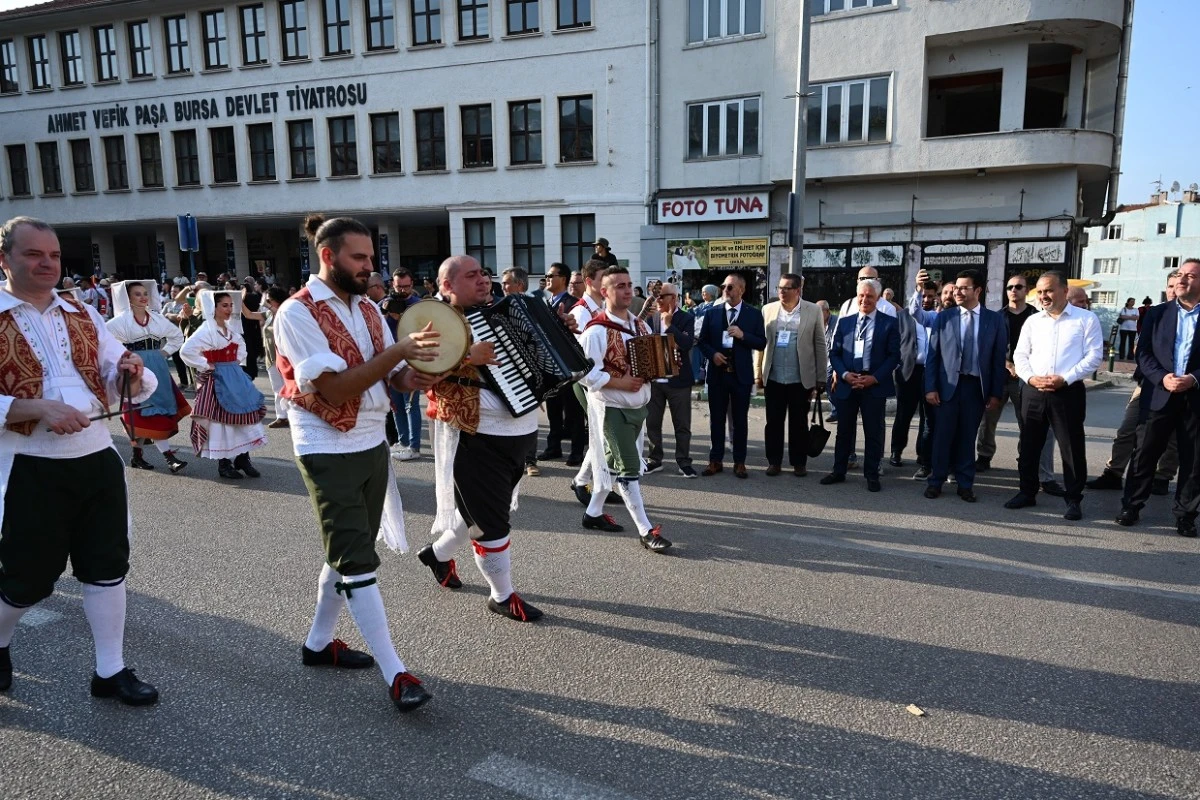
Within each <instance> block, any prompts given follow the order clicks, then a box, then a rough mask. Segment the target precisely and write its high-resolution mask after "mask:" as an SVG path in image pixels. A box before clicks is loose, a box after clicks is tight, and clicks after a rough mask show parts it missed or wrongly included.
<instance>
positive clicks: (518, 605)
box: [487, 592, 542, 622]
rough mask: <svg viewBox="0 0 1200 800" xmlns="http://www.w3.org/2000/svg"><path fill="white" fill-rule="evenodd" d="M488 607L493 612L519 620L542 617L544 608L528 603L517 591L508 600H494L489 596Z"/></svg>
mask: <svg viewBox="0 0 1200 800" xmlns="http://www.w3.org/2000/svg"><path fill="white" fill-rule="evenodd" d="M487 607H488V611H491V612H492V613H493V614H499V615H500V616H502V617H508V618H509V619H515V620H516V621H517V622H533V621H534V620H539V619H541V618H542V610H541V609H540V608H537V607H536V606H533V605H531V604H529V603H526V602H525V601H524V600H522V599H521V598H520V596H519V595H518V594H517V593H516V592H513V593H512V594H510V595H509V596H508V599H507V600H493V599H491V598H490V597H489V598H488V602H487Z"/></svg>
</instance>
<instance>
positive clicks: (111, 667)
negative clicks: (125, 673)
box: [83, 580, 125, 678]
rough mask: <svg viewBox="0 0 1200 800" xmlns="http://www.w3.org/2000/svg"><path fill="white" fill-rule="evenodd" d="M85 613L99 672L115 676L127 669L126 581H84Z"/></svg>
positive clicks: (97, 671) (106, 675)
mask: <svg viewBox="0 0 1200 800" xmlns="http://www.w3.org/2000/svg"><path fill="white" fill-rule="evenodd" d="M83 614H84V616H86V617H87V621H88V624H89V625H91V627H92V639H93V640H94V641H95V642H96V674H97V675H99V676H100V677H101V678H111V677H112V676H113V675H116V674H117V673H118V672H120V671H121V670H123V669H125V655H124V649H125V581H123V580H122V581H121V582H120V583H117V584H115V585H112V586H98V585H96V584H94V583H85V584H83Z"/></svg>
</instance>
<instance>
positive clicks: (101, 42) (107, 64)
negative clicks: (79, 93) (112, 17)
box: [92, 25, 118, 83]
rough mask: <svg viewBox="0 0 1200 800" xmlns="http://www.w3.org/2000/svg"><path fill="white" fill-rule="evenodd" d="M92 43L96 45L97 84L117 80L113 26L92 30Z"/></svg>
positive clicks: (115, 38) (115, 36) (103, 26)
mask: <svg viewBox="0 0 1200 800" xmlns="http://www.w3.org/2000/svg"><path fill="white" fill-rule="evenodd" d="M92 41H93V42H94V43H95V45H96V81H97V83H107V82H110V81H115V80H117V77H118V75H117V34H116V31H114V30H113V26H112V25H101V26H99V27H97V28H92Z"/></svg>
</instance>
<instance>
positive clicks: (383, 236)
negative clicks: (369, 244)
mask: <svg viewBox="0 0 1200 800" xmlns="http://www.w3.org/2000/svg"><path fill="white" fill-rule="evenodd" d="M385 247H386V248H387V249H386V250H385V249H384V248H385ZM399 248H400V226H399V225H398V224H396V220H395V219H386V220H384V221H382V222H380V223H379V252H377V253H376V254H375V269H376V270H378V271H379V272H381V273H384V274H387V275H390V274H391V272H392V270H394V269H395V268H396V267H398V266H400V261H399V259H398V257H397V255H398V253H399V252H400V250H399Z"/></svg>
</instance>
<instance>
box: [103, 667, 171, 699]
mask: <svg viewBox="0 0 1200 800" xmlns="http://www.w3.org/2000/svg"><path fill="white" fill-rule="evenodd" d="M92 697H115V698H117V699H118V700H120V701H121V702H122V703H124V704H125V705H127V706H148V705H151V704H153V703H157V702H158V689H155V688H154V687H153V686H151V685H150V684H148V683H146V682H145V681H139V680H138V679H137V676H136V675H134V674H133V670H131V669H130V668H129V667H126V668H125V669H123V670H121V671H120V672H118V673H117V674H116V675H113V676H112V677H111V678H101V677H100V676H99V675H97V674H95V673H92Z"/></svg>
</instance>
